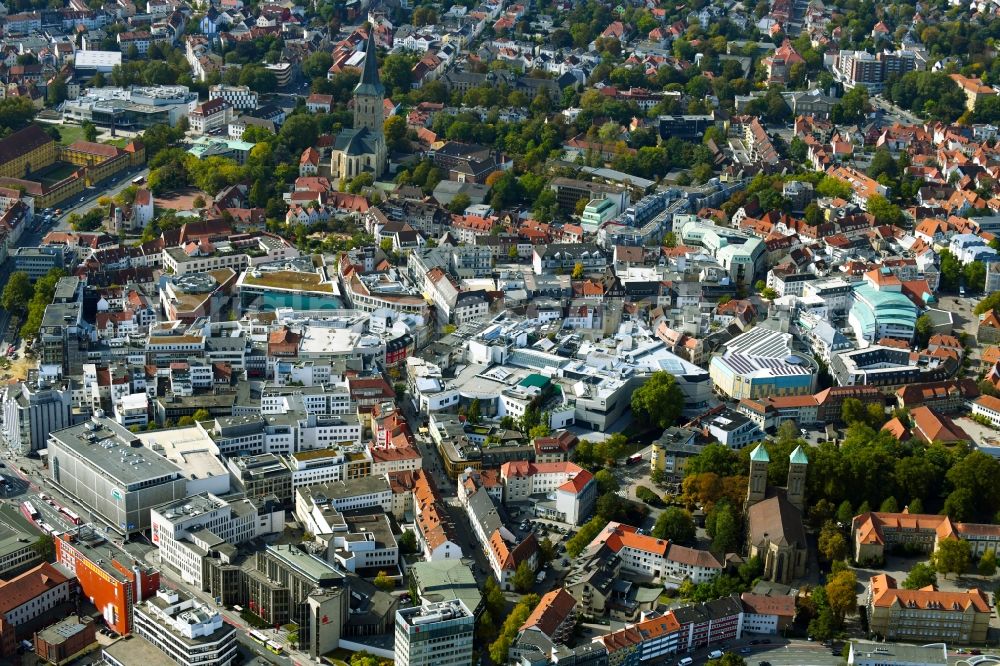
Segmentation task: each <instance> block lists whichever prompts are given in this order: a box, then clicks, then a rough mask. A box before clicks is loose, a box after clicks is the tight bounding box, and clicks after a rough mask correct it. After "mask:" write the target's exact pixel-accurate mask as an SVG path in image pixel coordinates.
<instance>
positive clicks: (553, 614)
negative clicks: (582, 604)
mask: <svg viewBox="0 0 1000 666" xmlns="http://www.w3.org/2000/svg"><path fill="white" fill-rule="evenodd" d="M574 608H576V599H574V598H573V595H571V594H570V593H569V592H567V591H566V590H564V589H563V588H561V587H560V588H556V589H554V590H552V591H550V592H546V593H545V596H543V597H542V599H541V601H539V602H538V605H537V606H535V609H534V610H533V611H531V615H529V616H528V619H527V620H525V621H524V624H522V625H521V631H524V630H525V629H532V628H534V629H538V630H539V631H541V632H542V633H543V634H545V635H546V636H548V637H549V638H552V636H553V635H554V634H555V632H556V630H557V629H559V626H560V625H561V624H562V623H563V622H565V621H566V619H567V618H568V617H570V616H571V615H572V614H573V609H574Z"/></svg>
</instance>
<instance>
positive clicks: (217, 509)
mask: <svg viewBox="0 0 1000 666" xmlns="http://www.w3.org/2000/svg"><path fill="white" fill-rule="evenodd" d="M150 522H151V524H152V529H151V533H152V541H153V545H155V546H158V547H159V548H160V561H161V562H162V563H163V564H165V565H168V566H170V567H173V568H174V569H176V570H177V571H178V572H180V574H181V578H182V579H183V580H184V582H186V583H189V584H191V585H197V586H198V587H199V588H201V587H202V559H203V558H204V557H205V556H206V554H208V553H211V552H213V551H214V550H217V549H218V548H219V547H220V546H223V545H226V544H228V545H236V544H240V543H243V542H245V541H249V540H250V539H254V538H256V537H259V536H263V535H265V534H273V533H276V532H281V531H282V530H284V528H285V513H284V511H283V510H282V509H281V507H280V506H279V505H278V504H277V503H276V502H275V503H268V502H254V501H252V500H248V499H244V500H239V501H237V502H233V503H229V502H227V501H225V500H223V499H220V498H218V497H216V496H215V495H212V494H210V493H202V494H200V495H195V496H194V497H185V498H183V499H180V500H176V501H173V502H168V503H167V504H163V505H161V506H158V507H156V508H154V509H152V510H151V511H150Z"/></svg>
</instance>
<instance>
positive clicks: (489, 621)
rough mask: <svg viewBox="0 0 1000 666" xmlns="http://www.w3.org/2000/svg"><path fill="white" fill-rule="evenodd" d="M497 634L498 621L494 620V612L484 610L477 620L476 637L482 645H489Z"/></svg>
mask: <svg viewBox="0 0 1000 666" xmlns="http://www.w3.org/2000/svg"><path fill="white" fill-rule="evenodd" d="M496 636H497V627H496V623H495V622H494V621H493V613H491V612H489V611H488V610H484V611H483V612H482V614H480V616H479V619H478V620H477V621H476V638H477V639H478V641H479V643H480V644H482V645H488V644H489V643H491V642H492V641H493V640H494V639H495V638H496Z"/></svg>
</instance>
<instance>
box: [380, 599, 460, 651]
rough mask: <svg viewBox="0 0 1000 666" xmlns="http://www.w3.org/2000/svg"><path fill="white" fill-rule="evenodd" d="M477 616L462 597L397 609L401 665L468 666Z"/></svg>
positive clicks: (397, 642)
mask: <svg viewBox="0 0 1000 666" xmlns="http://www.w3.org/2000/svg"><path fill="white" fill-rule="evenodd" d="M475 623H476V619H475V616H473V614H472V611H470V610H469V609H468V607H466V605H465V604H464V603H463V602H462V601H461V600H460V599H452V600H449V601H441V602H438V603H428V604H423V605H421V606H413V607H411V608H405V609H401V610H398V611H396V638H395V655H396V663H397V664H399V666H467V665H468V664H470V663H471V662H472V635H473V633H474V631H475Z"/></svg>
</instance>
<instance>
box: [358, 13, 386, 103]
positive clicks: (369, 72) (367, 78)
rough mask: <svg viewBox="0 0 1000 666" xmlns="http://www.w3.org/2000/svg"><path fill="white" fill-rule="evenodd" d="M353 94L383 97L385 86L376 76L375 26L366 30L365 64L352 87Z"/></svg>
mask: <svg viewBox="0 0 1000 666" xmlns="http://www.w3.org/2000/svg"><path fill="white" fill-rule="evenodd" d="M354 94H355V95H370V96H372V97H385V87H384V86H383V85H382V82H381V81H380V80H379V78H378V57H377V56H376V51H375V28H374V26H373V27H372V28H369V30H368V44H367V45H366V46H365V64H364V67H363V68H362V70H361V80H360V81H358V85H356V86H355V87H354Z"/></svg>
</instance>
